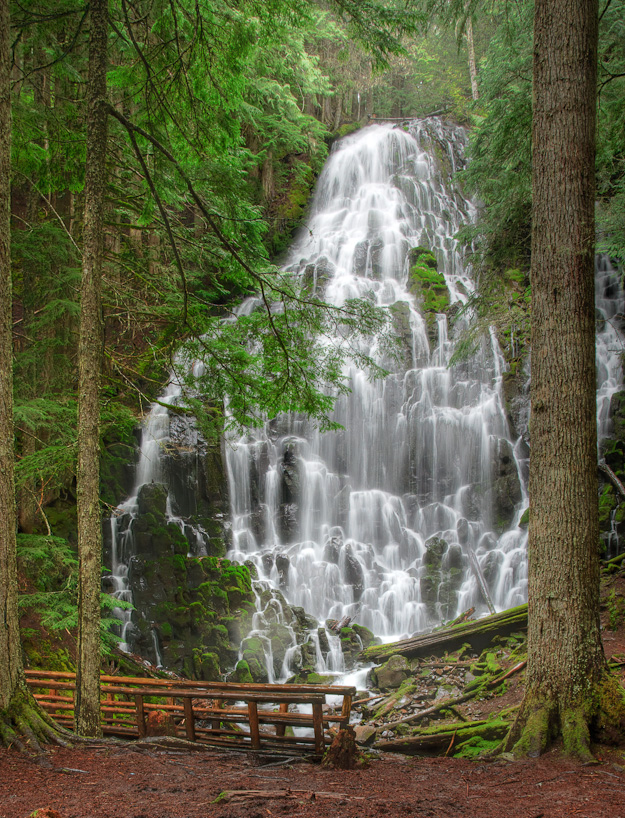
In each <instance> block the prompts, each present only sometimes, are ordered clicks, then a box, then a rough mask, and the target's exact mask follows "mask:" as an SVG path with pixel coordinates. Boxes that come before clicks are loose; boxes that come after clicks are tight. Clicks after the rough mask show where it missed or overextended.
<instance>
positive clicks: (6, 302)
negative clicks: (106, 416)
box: [0, 0, 23, 710]
mask: <svg viewBox="0 0 625 818" xmlns="http://www.w3.org/2000/svg"><path fill="white" fill-rule="evenodd" d="M12 305H13V302H12V294H11V60H10V46H9V3H8V0H0V577H2V582H0V611H1V614H0V616H1V620H0V709H2V710H6V709H7V708H8V707H9V705H10V704H11V699H12V697H13V693H14V691H15V689H16V687H17V686H18V684H19V680H20V678H21V677H23V669H22V654H21V648H20V636H19V619H18V613H17V562H16V545H15V522H16V521H15V484H14V479H13V467H14V459H13V458H14V454H13V344H12V337H13V314H12Z"/></svg>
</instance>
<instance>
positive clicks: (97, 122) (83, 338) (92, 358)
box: [76, 0, 108, 736]
mask: <svg viewBox="0 0 625 818" xmlns="http://www.w3.org/2000/svg"><path fill="white" fill-rule="evenodd" d="M107 30H108V3H107V0H91V3H90V34H89V74H88V80H87V106H88V107H87V164H86V172H85V210H84V224H83V261H82V285H81V302H80V336H79V345H78V382H79V397H78V471H77V479H78V556H79V562H80V566H79V585H78V667H77V680H76V684H77V688H76V731H77V732H78V733H79V734H80V735H86V736H97V735H100V734H101V728H100V574H101V567H102V532H101V512H100V491H99V483H100V455H99V441H100V379H101V370H102V357H103V356H102V345H103V327H102V314H101V312H102V311H101V272H102V255H103V247H104V242H103V232H104V192H105V184H106V138H107V109H106V67H107Z"/></svg>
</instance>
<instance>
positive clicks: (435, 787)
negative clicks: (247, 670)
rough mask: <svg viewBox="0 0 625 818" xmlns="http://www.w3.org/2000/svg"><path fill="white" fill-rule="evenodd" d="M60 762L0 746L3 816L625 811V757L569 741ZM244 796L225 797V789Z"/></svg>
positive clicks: (587, 816)
mask: <svg viewBox="0 0 625 818" xmlns="http://www.w3.org/2000/svg"><path fill="white" fill-rule="evenodd" d="M47 758H48V761H49V762H50V764H51V766H50V767H45V766H42V765H41V764H40V763H37V762H36V761H34V760H32V759H30V758H28V757H26V756H24V755H21V754H20V753H18V752H15V751H11V750H8V751H7V750H2V751H0V816H2V818H27V816H29V815H30V814H31V813H32V812H33V811H34V810H36V809H42V808H44V807H51V808H52V810H54V811H55V812H57V813H58V814H59V816H61V818H87V817H88V818H196V816H197V818H199V817H200V816H202V818H205V817H207V816H209V817H210V818H272V816H280V815H284V816H294V815H296V816H299V817H300V818H326V816H333V818H334V816H336V815H340V816H341V817H342V818H378V817H381V816H391V818H394V816H410V818H421V817H422V816H423V818H425V816H431V817H432V818H456V816H458V818H460V816H462V818H578V817H579V818H625V767H623V766H622V765H621V764H617V763H616V762H615V759H618V760H620V761H621V762H622V761H623V759H622V756H616V755H612V757H611V758H607V757H606V756H603V757H602V758H603V761H602V763H600V764H599V765H597V766H593V767H581V766H579V765H577V764H575V763H572V762H571V761H567V760H563V759H561V758H560V757H559V756H558V753H557V751H552V752H551V753H548V754H546V755H544V756H542V757H541V758H539V759H528V760H526V761H518V762H494V763H490V764H485V763H476V762H470V761H464V760H454V759H446V758H436V759H414V758H410V759H409V758H406V757H403V756H384V757H383V758H381V759H379V760H377V759H376V760H374V761H372V762H371V763H370V765H369V766H368V767H367V768H365V769H358V770H354V771H336V770H331V769H327V768H324V767H321V766H319V765H312V764H309V763H306V762H294V763H291V764H287V765H285V764H281V765H279V766H278V765H276V764H275V758H274V759H265V760H261V759H257V758H252V757H250V756H246V755H235V754H224V753H217V752H214V753H213V752H210V751H209V752H203V753H186V752H185V753H175V754H174V753H172V752H171V751H170V752H163V751H154V752H153V751H147V752H146V751H142V752H137V751H133V750H132V749H130V748H128V749H120V748H117V747H115V748H99V749H88V750H86V749H75V750H52V751H50V752H49V753H48V754H47ZM233 790H247V791H249V790H256V791H262V793H264V792H266V793H267V795H266V796H265V795H263V794H255V795H252V796H250V797H241V796H235V797H233V798H231V799H230V800H228V801H221V802H218V803H215V799H217V797H218V796H219V795H220V793H222V792H224V791H233Z"/></svg>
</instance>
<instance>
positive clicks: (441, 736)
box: [373, 719, 510, 754]
mask: <svg viewBox="0 0 625 818" xmlns="http://www.w3.org/2000/svg"><path fill="white" fill-rule="evenodd" d="M509 730H510V722H508V721H505V720H504V719H491V720H488V721H473V722H467V723H466V724H447V725H440V726H437V727H430V728H428V729H427V730H423V731H421V732H420V733H419V734H418V735H416V736H407V737H406V738H395V739H390V740H389V741H377V742H376V743H375V744H374V745H373V749H375V750H384V751H385V752H392V753H419V754H424V753H425V754H438V753H441V752H448V751H449V750H451V746H452V742H453V743H454V744H455V746H456V750H458V749H459V747H460V745H461V744H463V743H464V742H465V741H469V739H472V738H480V739H483V740H485V741H495V740H496V741H500V740H501V739H503V738H505V737H506V736H507V734H508V731H509Z"/></svg>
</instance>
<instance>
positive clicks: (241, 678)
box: [232, 659, 254, 684]
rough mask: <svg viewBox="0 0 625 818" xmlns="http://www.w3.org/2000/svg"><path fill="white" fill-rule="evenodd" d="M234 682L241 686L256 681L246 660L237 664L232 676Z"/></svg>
mask: <svg viewBox="0 0 625 818" xmlns="http://www.w3.org/2000/svg"><path fill="white" fill-rule="evenodd" d="M232 681H233V682H238V683H239V684H251V683H252V682H253V681H254V677H253V676H252V672H251V670H250V666H249V664H248V663H247V662H246V661H245V660H244V659H242V660H241V661H239V662H237V666H236V667H235V669H234V673H233V674H232Z"/></svg>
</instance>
